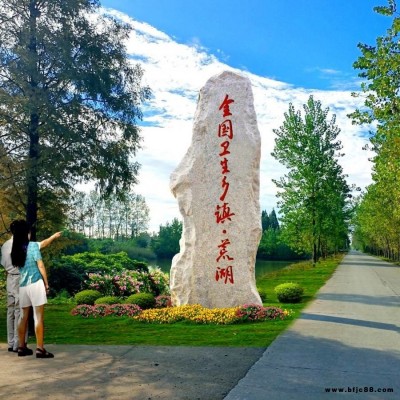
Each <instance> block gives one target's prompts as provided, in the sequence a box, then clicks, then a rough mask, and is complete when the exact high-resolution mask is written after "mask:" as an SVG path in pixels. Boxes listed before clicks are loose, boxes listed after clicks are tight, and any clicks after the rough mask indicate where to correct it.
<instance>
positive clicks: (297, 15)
mask: <svg viewBox="0 0 400 400" xmlns="http://www.w3.org/2000/svg"><path fill="white" fill-rule="evenodd" d="M385 3H386V1H385V0H279V1H278V0H246V1H244V0H230V1H229V0H219V1H215V0H202V1H194V0H186V1H185V0H103V1H102V4H103V5H104V6H106V7H112V8H115V9H117V10H119V11H123V12H124V13H127V14H128V15H130V16H131V17H132V18H134V19H136V20H139V21H143V22H147V23H149V24H150V25H152V26H154V27H156V28H157V29H159V30H161V31H163V32H165V33H166V34H168V35H169V36H171V37H172V38H173V39H174V40H176V41H177V42H178V43H183V44H189V45H191V44H197V45H201V46H203V47H205V48H206V49H207V51H208V52H210V53H212V54H214V55H216V56H217V57H218V58H219V59H221V60H222V61H224V62H226V63H227V64H229V65H230V66H232V67H236V68H240V69H244V70H248V71H250V72H252V73H254V74H257V75H261V76H265V77H269V78H273V79H277V80H280V81H283V82H286V83H290V84H293V85H296V86H302V87H305V88H313V89H332V88H337V87H339V88H341V87H342V86H343V85H347V87H351V88H355V87H354V85H353V86H351V85H352V84H353V83H354V80H355V78H356V76H357V74H356V72H355V71H354V70H353V68H352V64H353V62H354V61H355V60H356V59H357V57H358V56H359V54H360V52H359V50H358V48H357V44H358V43H359V42H362V43H368V44H373V43H375V39H376V37H377V36H378V35H382V34H384V33H385V31H386V29H387V28H388V27H389V23H390V20H389V19H388V18H387V17H383V16H381V15H378V14H377V13H375V12H374V11H373V7H374V6H377V5H385Z"/></svg>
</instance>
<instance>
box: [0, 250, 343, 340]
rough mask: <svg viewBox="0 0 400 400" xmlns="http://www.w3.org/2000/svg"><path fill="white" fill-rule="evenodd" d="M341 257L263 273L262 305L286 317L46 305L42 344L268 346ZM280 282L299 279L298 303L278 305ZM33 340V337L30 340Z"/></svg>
mask: <svg viewBox="0 0 400 400" xmlns="http://www.w3.org/2000/svg"><path fill="white" fill-rule="evenodd" d="M341 258H342V257H336V258H332V259H329V260H326V261H322V262H320V263H318V264H317V265H316V267H314V268H313V267H312V266H311V263H309V262H302V263H298V264H294V265H293V266H291V267H288V268H286V269H283V270H280V271H276V272H272V273H269V274H266V275H264V276H263V277H261V278H259V279H258V280H257V286H258V287H259V288H261V289H263V290H265V291H266V292H267V301H266V302H265V303H264V305H273V306H279V307H282V308H285V309H289V310H293V316H292V317H291V318H289V319H287V320H285V321H268V322H257V323H247V324H236V325H194V324H189V323H184V322H180V323H176V324H171V325H156V324H146V323H141V322H136V321H133V320H132V319H131V318H127V317H105V318H97V319H95V318H82V317H78V316H75V317H74V316H72V315H71V313H70V312H71V309H72V308H73V305H71V304H62V305H55V304H48V305H47V306H46V312H45V326H46V328H45V329H46V332H45V342H46V343H48V344H103V345H107V344H108V345H111V344H113V345H116V344H119V345H163V346H171V345H172V346H179V345H185V346H189V345H190V346H248V347H267V346H268V345H269V344H270V343H271V342H272V341H273V340H274V339H275V338H276V337H277V336H278V335H279V334H280V333H281V332H282V331H283V330H285V329H286V328H287V327H288V326H289V325H290V324H291V323H292V322H293V320H294V319H295V318H296V317H297V316H298V315H299V314H300V311H301V310H302V309H303V308H304V307H305V306H306V304H307V303H308V302H309V301H310V300H311V299H312V298H313V297H314V296H315V294H316V292H317V291H318V290H319V288H320V287H321V286H322V285H323V284H324V283H325V282H326V280H327V279H329V277H330V276H331V275H332V273H333V272H334V270H335V269H336V267H337V265H338V264H339V262H340V261H341ZM284 282H295V283H299V284H300V285H301V286H302V287H303V288H304V290H305V293H304V299H303V301H302V302H301V303H299V304H286V305H282V304H280V303H278V301H277V299H276V296H275V293H274V290H273V289H274V287H275V286H276V285H278V284H280V283H284ZM2 303H3V306H2V307H1V309H0V341H1V342H3V343H4V342H6V306H5V302H4V300H3V301H2ZM30 342H33V339H30Z"/></svg>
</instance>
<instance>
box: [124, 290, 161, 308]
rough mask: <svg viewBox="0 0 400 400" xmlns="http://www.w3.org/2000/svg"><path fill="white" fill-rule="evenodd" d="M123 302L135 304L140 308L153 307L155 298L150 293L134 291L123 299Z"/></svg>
mask: <svg viewBox="0 0 400 400" xmlns="http://www.w3.org/2000/svg"><path fill="white" fill-rule="evenodd" d="M124 303H125V304H136V305H138V306H139V307H140V308H141V309H142V310H146V309H148V308H153V307H154V306H155V305H156V299H155V297H154V295H152V294H151V293H136V294H132V295H131V296H129V297H128V298H127V299H126V300H125V301H124Z"/></svg>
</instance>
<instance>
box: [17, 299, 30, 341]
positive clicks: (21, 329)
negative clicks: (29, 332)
mask: <svg viewBox="0 0 400 400" xmlns="http://www.w3.org/2000/svg"><path fill="white" fill-rule="evenodd" d="M28 318H29V307H23V308H22V313H21V317H20V320H19V322H18V339H19V347H25V346H26V342H25V338H26V329H27V327H28Z"/></svg>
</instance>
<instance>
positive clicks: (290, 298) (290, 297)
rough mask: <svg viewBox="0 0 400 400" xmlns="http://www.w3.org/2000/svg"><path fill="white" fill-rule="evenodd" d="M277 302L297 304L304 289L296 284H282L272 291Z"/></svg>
mask: <svg viewBox="0 0 400 400" xmlns="http://www.w3.org/2000/svg"><path fill="white" fill-rule="evenodd" d="M274 291H275V293H276V296H277V297H278V300H279V301H280V302H281V303H299V302H300V301H301V298H302V296H303V293H304V289H303V288H302V287H301V286H300V285H299V284H298V283H291V282H288V283H282V284H280V285H278V286H276V287H275V289H274Z"/></svg>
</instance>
